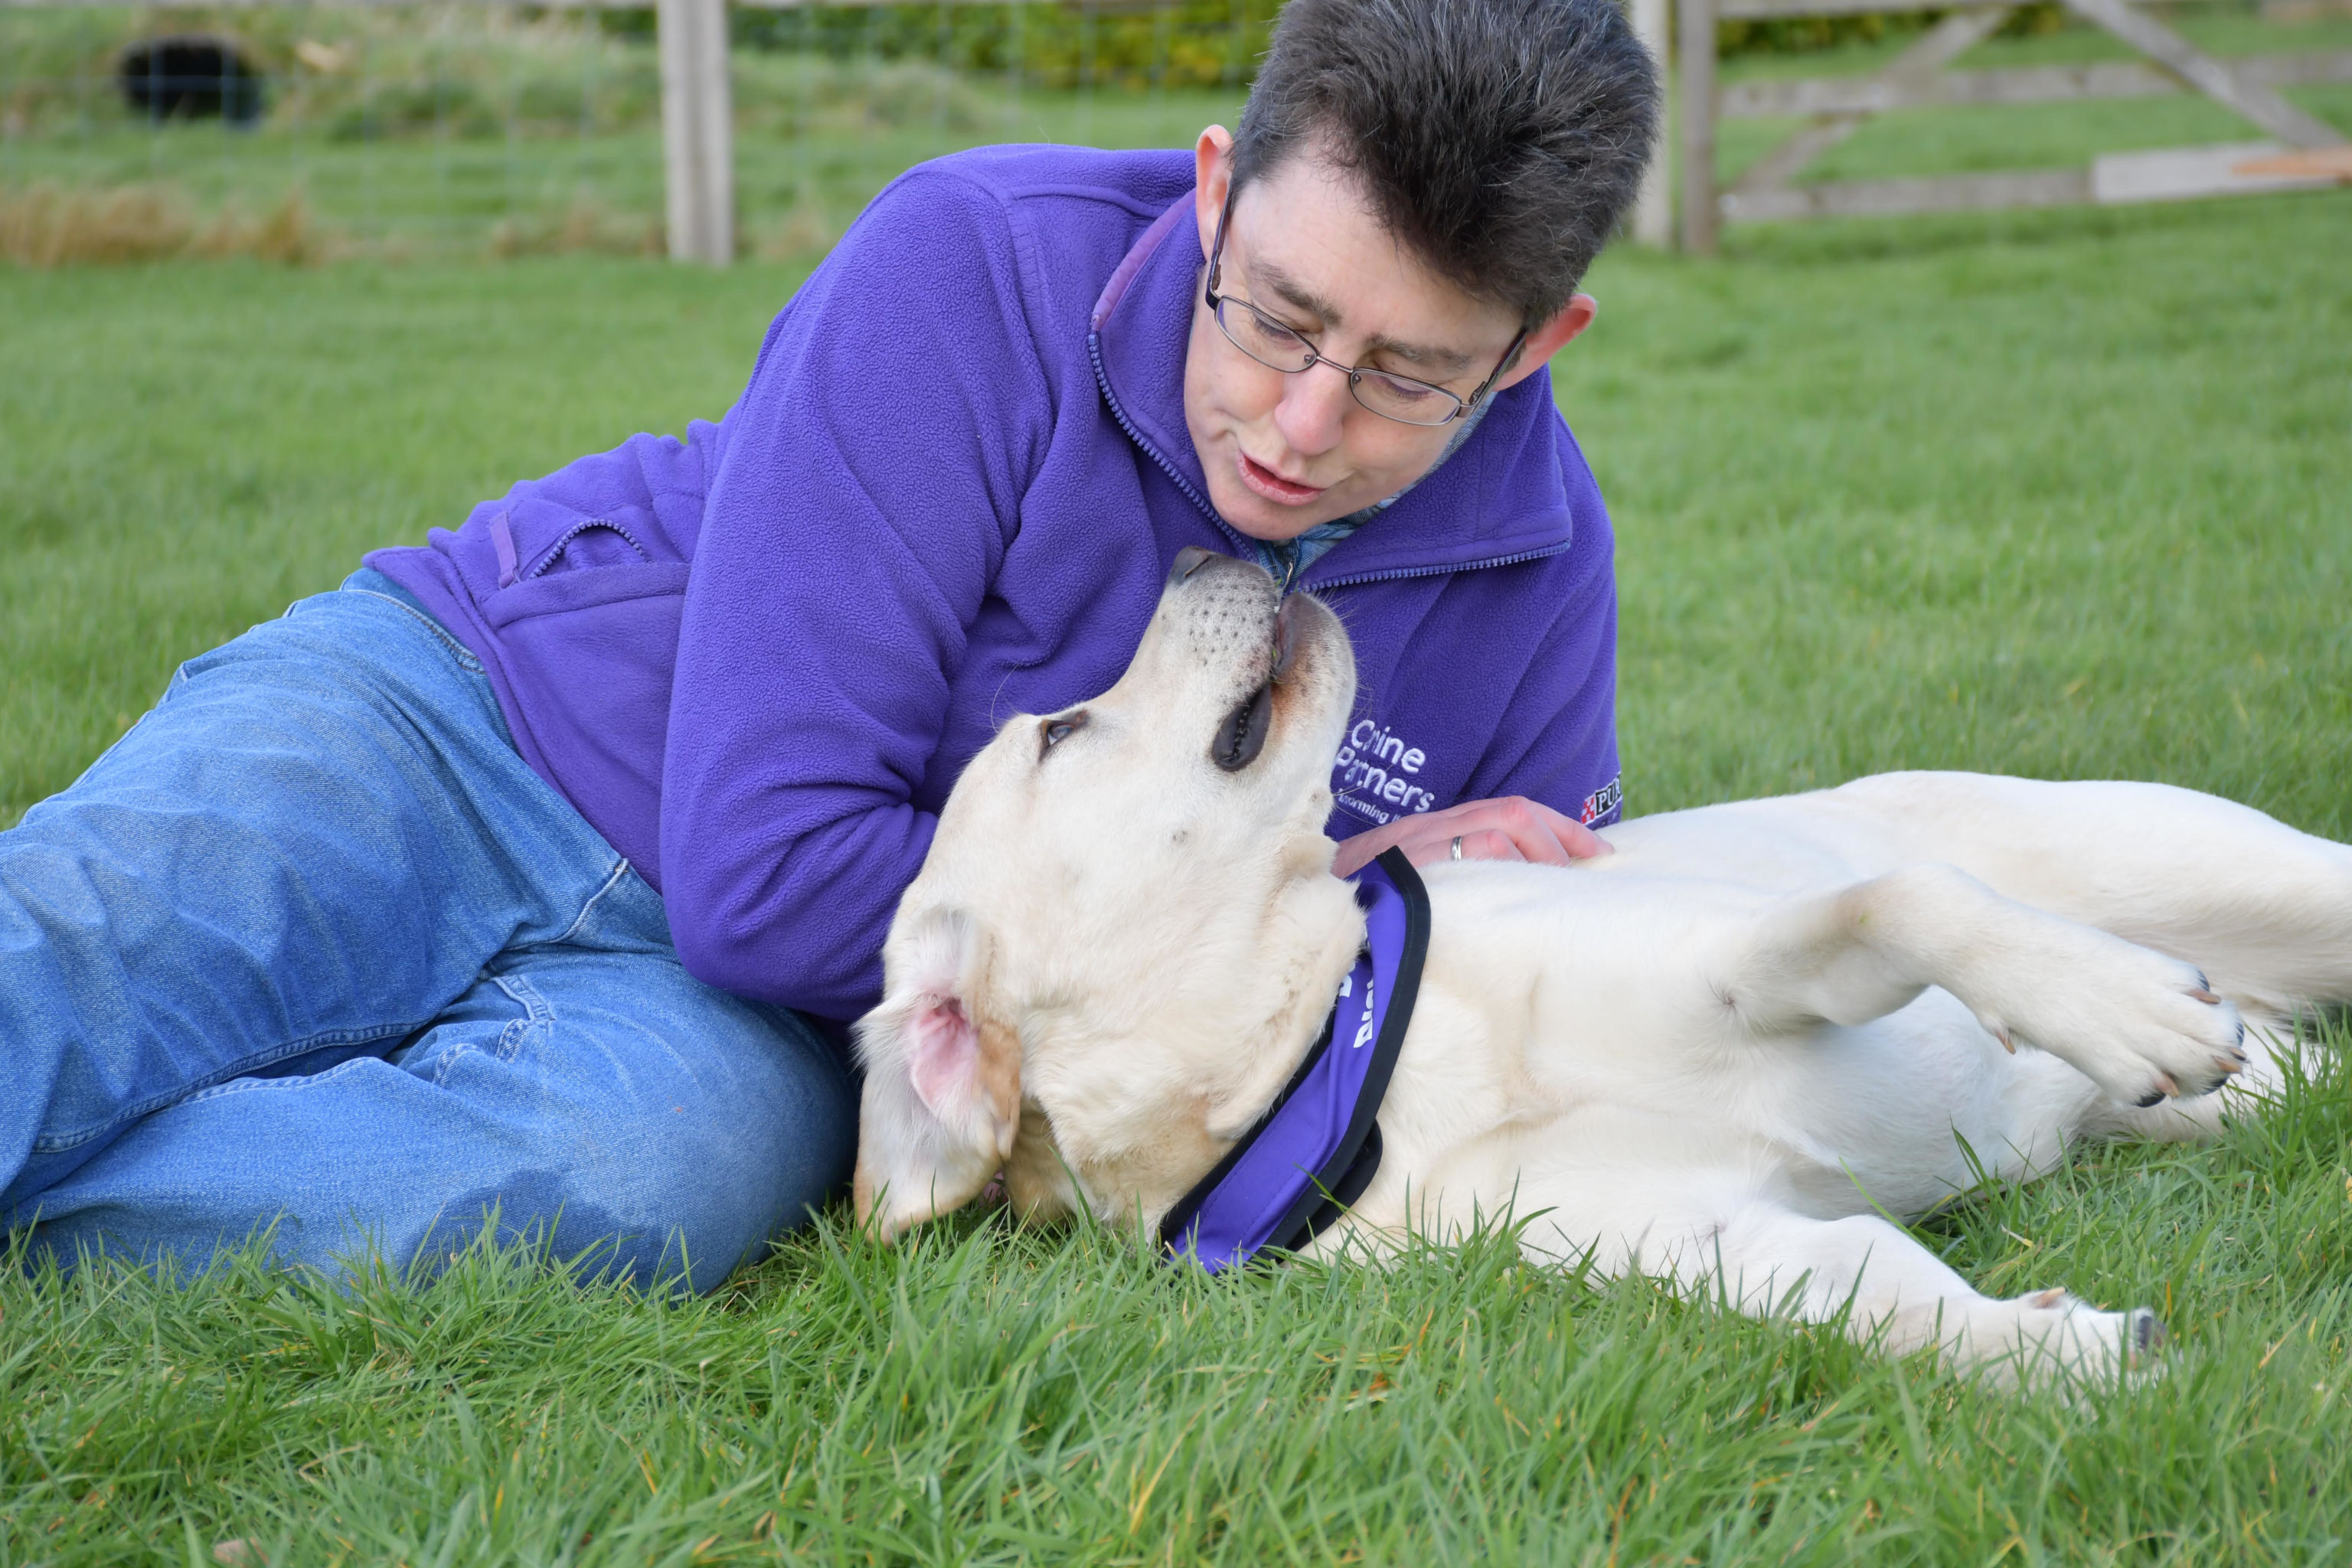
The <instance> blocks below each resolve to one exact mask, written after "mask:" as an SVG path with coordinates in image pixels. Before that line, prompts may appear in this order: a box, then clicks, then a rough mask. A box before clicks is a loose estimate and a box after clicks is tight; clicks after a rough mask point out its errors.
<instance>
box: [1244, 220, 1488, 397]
mask: <svg viewBox="0 0 2352 1568" xmlns="http://www.w3.org/2000/svg"><path fill="white" fill-rule="evenodd" d="M1238 194H1239V193H1237V192H1228V193H1227V194H1226V195H1225V210H1224V211H1223V212H1222V213H1220V214H1218V215H1217V238H1216V243H1214V244H1213V245H1212V246H1210V247H1209V281H1208V287H1207V289H1205V291H1204V293H1205V297H1206V299H1207V300H1208V306H1209V313H1210V314H1211V315H1213V316H1214V317H1216V319H1217V329H1218V331H1222V332H1223V333H1224V334H1225V341H1226V342H1230V343H1232V344H1233V345H1234V347H1235V348H1237V349H1239V350H1241V351H1242V353H1245V354H1247V355H1249V357H1250V358H1252V359H1254V360H1255V361H1257V363H1260V364H1262V365H1264V366H1265V367H1266V369H1268V370H1278V371H1281V372H1282V373H1283V374H1286V375H1297V374H1300V373H1302V372H1305V371H1308V370H1312V369H1314V368H1315V367H1316V366H1317V365H1318V364H1328V365H1329V366H1330V367H1331V368H1332V369H1333V370H1336V371H1338V372H1339V374H1341V375H1344V376H1346V377H1347V378H1348V391H1349V394H1351V395H1353V396H1354V397H1355V399H1356V401H1357V402H1358V403H1360V404H1361V405H1364V406H1365V407H1366V408H1369V409H1370V410H1371V411H1372V412H1373V413H1375V414H1377V415H1379V416H1381V418H1383V419H1393V420H1395V421H1396V422H1397V423H1398V424H1400V425H1451V424H1453V423H1454V421H1455V420H1456V419H1459V418H1461V417H1462V416H1464V415H1465V414H1467V413H1469V412H1470V410H1472V409H1473V408H1475V407H1477V406H1478V404H1479V401H1480V400H1481V399H1482V398H1484V397H1485V396H1486V394H1487V393H1488V392H1490V391H1492V390H1493V389H1494V385H1495V383H1496V382H1497V381H1499V380H1501V379H1502V375H1503V367H1504V366H1505V365H1507V364H1509V363H1511V359H1512V356H1513V355H1515V354H1517V353H1518V352H1519V347H1520V345H1521V344H1523V343H1525V342H1527V341H1528V333H1527V329H1526V328H1524V327H1522V328H1520V329H1519V335H1518V336H1517V337H1516V338H1513V339H1512V340H1511V346H1510V347H1509V348H1507V349H1505V350H1504V351H1503V357H1502V358H1501V359H1499V360H1496V362H1495V369H1494V373H1493V374H1490V375H1488V376H1487V377H1486V380H1485V381H1482V382H1480V383H1479V384H1478V390H1477V391H1475V392H1474V393H1472V394H1471V395H1469V396H1468V397H1466V398H1465V397H1462V396H1459V395H1455V394H1454V393H1451V392H1448V391H1446V390H1445V388H1444V387H1442V386H1434V385H1432V384H1430V383H1428V382H1425V381H1415V380H1414V379H1413V378H1412V377H1411V376H1409V375H1396V374H1391V372H1388V371H1385V370H1375V369H1373V368H1372V367H1371V366H1370V365H1360V364H1341V363H1339V361H1337V360H1330V359H1325V358H1324V357H1323V356H1322V355H1321V354H1320V353H1317V352H1316V349H1315V345H1314V344H1313V343H1311V342H1307V338H1306V335H1305V334H1304V333H1302V332H1300V331H1297V329H1295V328H1292V327H1286V326H1285V325H1283V323H1282V322H1280V321H1276V320H1275V319H1274V318H1273V317H1272V316H1269V315H1267V314H1266V313H1265V311H1264V310H1259V309H1258V308H1257V307H1256V306H1255V305H1253V304H1251V303H1250V302H1249V301H1248V300H1236V299H1234V297H1233V296H1232V295H1230V294H1220V293H1218V292H1217V278H1218V274H1219V271H1220V269H1221V268H1222V267H1223V261H1224V255H1225V224H1226V221H1227V220H1228V219H1230V218H1231V217H1232V216H1234V196H1235V195H1238Z"/></svg>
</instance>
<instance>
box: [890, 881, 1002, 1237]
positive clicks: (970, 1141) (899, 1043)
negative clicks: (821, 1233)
mask: <svg viewBox="0 0 2352 1568" xmlns="http://www.w3.org/2000/svg"><path fill="white" fill-rule="evenodd" d="M885 957H886V963H887V968H888V970H889V973H888V977H887V984H888V994H887V995H886V996H885V997H884V998H883V1001H882V1005H880V1006H879V1007H877V1008H876V1009H874V1011H873V1012H871V1013H868V1014H867V1015H866V1016H865V1017H863V1018H861V1019H859V1020H858V1024H857V1054H858V1058H859V1059H860V1060H861V1061H862V1062H863V1063H864V1064H865V1067H866V1090H865V1098H864V1100H863V1102H862V1104H861V1105H860V1107H859V1111H858V1121H857V1179H856V1187H855V1194H856V1204H857V1218H858V1222H859V1223H860V1224H870V1225H872V1226H874V1229H875V1233H876V1234H877V1236H879V1237H881V1238H882V1239H884V1240H886V1241H887V1240H888V1239H890V1238H891V1237H895V1236H897V1235H898V1233H899V1232H900V1231H902V1230H905V1229H906V1228H907V1227H908V1226H913V1225H918V1224H919V1223H921V1222H922V1221H924V1220H927V1219H929V1218H931V1217H933V1216H934V1215H943V1214H947V1213H950V1211H952V1210H954V1209H958V1208H961V1207H962V1206H963V1205H965V1204H967V1203H970V1202H971V1200H972V1198H973V1197H975V1196H977V1195H978V1194H979V1193H980V1190H981V1189H982V1187H984V1186H986V1185H987V1184H988V1179H989V1178H990V1177H991V1176H992V1175H994V1174H995V1173H996V1172H997V1169H998V1167H999V1166H1001V1165H1002V1164H1003V1163H1004V1159H1005V1156H1006V1155H1008V1154H1009V1153H1011V1152H1012V1151H1013V1134H1014V1133H1015V1132H1016V1131H1019V1130H1020V1125H1021V1041H1020V1037H1019V1036H1018V1035H1017V1034H1016V1033H1015V1032H1014V1031H1013V1030H1012V1029H1011V1028H1009V1027H1007V1026H1005V1025H1004V1024H1003V1022H1002V1021H1001V1020H1000V1019H999V1018H998V1016H997V1015H996V1013H995V1011H994V1009H993V1008H992V1005H991V1001H992V998H991V997H990V995H989V992H988V970H989V963H988V960H989V952H988V941H987V938H986V937H985V935H984V934H983V933H982V931H981V930H980V928H979V926H978V925H977V923H976V922H975V921H973V920H972V919H971V916H969V915H967V914H965V913H963V912H962V911H961V910H945V909H931V910H922V911H919V913H917V914H915V915H914V916H913V917H912V919H911V920H909V921H908V923H907V924H906V925H905V926H904V927H902V928H901V929H899V930H898V931H893V932H892V934H891V942H890V945H889V948H888V950H887V953H886V955H885Z"/></svg>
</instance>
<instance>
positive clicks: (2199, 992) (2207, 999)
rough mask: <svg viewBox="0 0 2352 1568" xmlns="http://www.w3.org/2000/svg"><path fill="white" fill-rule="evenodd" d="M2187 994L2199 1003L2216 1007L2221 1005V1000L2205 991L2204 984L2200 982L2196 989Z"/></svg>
mask: <svg viewBox="0 0 2352 1568" xmlns="http://www.w3.org/2000/svg"><path fill="white" fill-rule="evenodd" d="M2189 995H2190V996H2192V997H2194V998H2196V999H2197V1000H2198V1001H2200V1002H2204V1003H2208V1004H2210V1005H2213V1006H2216V1007H2218V1006H2220V1005H2221V998H2220V997H2219V996H2216V995H2214V994H2213V993H2211V992H2210V991H2208V990H2206V989H2205V986H2204V984H2203V983H2202V982H2201V981H2200V983H2199V984H2198V986H2197V989H2196V990H2194V991H2191V992H2190V993H2189Z"/></svg>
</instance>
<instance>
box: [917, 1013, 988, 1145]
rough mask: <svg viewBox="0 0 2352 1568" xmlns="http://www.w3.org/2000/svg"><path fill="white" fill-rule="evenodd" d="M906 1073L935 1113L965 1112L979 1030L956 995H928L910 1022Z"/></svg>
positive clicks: (977, 1053) (976, 1062)
mask: <svg viewBox="0 0 2352 1568" xmlns="http://www.w3.org/2000/svg"><path fill="white" fill-rule="evenodd" d="M907 1043H908V1052H907V1076H908V1077H909V1078H910V1079H913V1080H914V1083H915V1092H916V1093H917V1094H918V1095H919V1096H921V1097H922V1101H923V1103H924V1105H926V1106H928V1107H929V1110H930V1112H931V1114H932V1115H934V1116H937V1117H941V1118H946V1117H950V1116H956V1115H961V1113H962V1111H963V1110H964V1108H965V1107H966V1106H967V1105H968V1104H970V1103H971V1089H972V1079H973V1077H974V1076H975V1074H976V1073H977V1071H978V1069H979V1066H980V1032H979V1031H978V1030H977V1029H974V1028H973V1027H972V1025H971V1019H970V1018H969V1017H967V1016H965V1015H964V1010H963V1002H962V1001H961V998H958V997H954V996H936V997H930V998H928V999H926V1001H925V1002H924V1004H923V1005H921V1006H920V1007H918V1008H917V1009H916V1010H915V1015H914V1016H913V1017H912V1018H910V1019H909V1020H908V1024H907Z"/></svg>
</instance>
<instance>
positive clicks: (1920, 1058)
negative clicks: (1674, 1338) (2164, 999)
mask: <svg viewBox="0 0 2352 1568" xmlns="http://www.w3.org/2000/svg"><path fill="white" fill-rule="evenodd" d="M1741 831H1742V832H1743V834H1744V833H1745V831H1746V830H1745V829H1742V830H1741ZM1781 842H1782V843H1784V844H1788V843H1795V842H1797V840H1795V839H1793V838H1789V837H1784V838H1783V839H1782V840H1781ZM1627 858H1628V859H1629V860H1631V859H1632V858H1633V857H1632V854H1631V852H1630V851H1629V852H1628V855H1627ZM1834 858H1835V852H1834V847H1833V846H1829V845H1824V846H1822V848H1821V851H1820V854H1819V857H1818V858H1817V859H1816V860H1815V862H1814V865H1813V867H1812V868H1811V869H1810V870H1809V869H1807V868H1801V867H1798V866H1796V865H1795V859H1796V857H1795V856H1793V855H1792V856H1790V858H1788V859H1787V860H1785V861H1784V864H1785V865H1788V866H1790V874H1791V875H1792V876H1798V877H1801V878H1802V879H1804V880H1805V881H1807V882H1812V881H1832V882H1834V881H1837V880H1840V879H1842V878H1841V877H1840V876H1837V875H1832V870H1833V865H1832V862H1833V860H1834ZM1848 875H1850V873H1849V874H1848ZM1427 879H1428V882H1429V885H1430V889H1431V894H1432V900H1433V945H1432V949H1431V960H1430V967H1429V970H1428V973H1427V974H1426V975H1425V977H1424V980H1423V999H1422V1003H1421V1008H1420V1011H1419V1012H1417V1013H1416V1015H1415V1020H1414V1025H1413V1028H1412V1033H1411V1034H1410V1035H1409V1036H1408V1037H1407V1041H1406V1046H1405V1051H1404V1055H1403V1058H1402V1059H1401V1060H1400V1062H1399V1064H1398V1068H1397V1075H1396V1079H1395V1081H1394V1082H1393V1083H1392V1084H1391V1088H1390V1090H1389V1095H1388V1098H1387V1100H1386V1102H1385V1104H1384V1106H1383V1108H1382V1110H1381V1135H1382V1139H1383V1142H1384V1145H1385V1148H1386V1150H1387V1152H1386V1154H1385V1155H1384V1157H1383V1160H1382V1165H1381V1173H1380V1175H1379V1177H1378V1178H1377V1179H1376V1181H1375V1182H1374V1184H1373V1185H1372V1187H1371V1188H1370V1190H1368V1191H1367V1192H1366V1193H1365V1194H1364V1195H1363V1197H1362V1198H1361V1199H1360V1200H1359V1203H1358V1205H1357V1208H1358V1213H1359V1214H1360V1215H1361V1216H1362V1217H1363V1218H1364V1219H1365V1220H1367V1221H1370V1223H1372V1224H1373V1225H1375V1226H1378V1227H1380V1228H1384V1229H1386V1228H1395V1227H1405V1226H1409V1227H1411V1228H1413V1229H1415V1230H1418V1231H1420V1232H1422V1233H1423V1234H1448V1233H1458V1232H1459V1231H1460V1230H1461V1229H1462V1228H1463V1227H1464V1226H1468V1225H1470V1224H1472V1223H1474V1216H1484V1217H1486V1218H1487V1219H1490V1220H1491V1219H1492V1218H1493V1217H1494V1216H1496V1215H1499V1214H1502V1213H1504V1212H1506V1211H1514V1212H1517V1213H1521V1214H1524V1213H1526V1212H1528V1211H1529V1210H1531V1209H1533V1208H1537V1207H1541V1208H1545V1209H1548V1210H1549V1211H1551V1214H1552V1216H1553V1217H1552V1218H1550V1219H1549V1220H1547V1221H1546V1225H1547V1226H1549V1227H1553V1228H1557V1229H1558V1230H1559V1232H1560V1234H1561V1235H1562V1236H1563V1237H1566V1238H1569V1239H1571V1240H1573V1239H1578V1238H1581V1240H1582V1241H1584V1242H1588V1243H1590V1242H1606V1241H1607V1239H1608V1238H1609V1237H1612V1236H1615V1237H1627V1236H1634V1235H1638V1234H1640V1233H1642V1232H1643V1230H1644V1229H1645V1228H1647V1227H1651V1226H1664V1227H1665V1228H1666V1229H1669V1230H1675V1231H1685V1232H1686V1231H1688V1230H1690V1229H1692V1228H1694V1227H1696V1228H1697V1229H1699V1230H1701V1231H1703V1230H1704V1229H1705V1228H1706V1225H1707V1224H1708V1223H1713V1222H1710V1221H1708V1220H1707V1218H1706V1212H1713V1211H1715V1210H1719V1209H1721V1208H1722V1207H1723V1206H1724V1205H1727V1204H1732V1203H1735V1202H1737V1201H1742V1200H1741V1198H1740V1194H1745V1195H1746V1196H1747V1197H1748V1198H1753V1197H1760V1196H1769V1197H1770V1198H1771V1199H1772V1200H1773V1201H1776V1202H1779V1203H1780V1204H1783V1205H1787V1206H1789V1207H1791V1208H1794V1209H1796V1210H1798V1211H1800V1212H1803V1213H1809V1214H1812V1215H1818V1216H1820V1217H1823V1218H1835V1217H1841V1216H1843V1215H1854V1214H1865V1213H1870V1212H1874V1211H1878V1212H1884V1213H1887V1214H1893V1215H1916V1214H1918V1213H1920V1212H1922V1211H1924V1210H1927V1209H1928V1208H1931V1207H1933V1206H1934V1205H1937V1204H1938V1203H1940V1202H1942V1201H1944V1200H1946V1199H1948V1198H1949V1197H1950V1196H1952V1195H1953V1194H1956V1193H1958V1192H1961V1191H1965V1190H1967V1189H1968V1188H1969V1187H1970V1186H1973V1185H1975V1184H1978V1183H1979V1182H1980V1181H1983V1180H1986V1179H1989V1178H2000V1179H2021V1178H2025V1177H2030V1176H2033V1175H2038V1174H2040V1173H2043V1172H2045V1171H2047V1170H2049V1169H2051V1168H2052V1167H2053V1165H2054V1164H2055V1163H2057V1162H2058V1161H2059V1160H2060V1159H2061V1158H2062V1157H2063V1152H2064V1150H2065V1147H2066V1145H2067V1143H2068V1142H2069V1141H2070V1140H2071V1139H2072V1138H2073V1136H2074V1134H2075V1132H2076V1131H2077V1130H2078V1129H2079V1128H2080V1127H2081V1126H2082V1124H2083V1121H2084V1115H2085V1112H2086V1111H2087V1110H2088V1109H2089V1108H2090V1107H2091V1106H2092V1105H2093V1104H2094V1103H2095V1102H2096V1101H2097V1100H2098V1099H2099V1091H2098V1089H2096V1088H2095V1086H2094V1085H2093V1084H2092V1083H2091V1081H2090V1080H2089V1079H2086V1078H2084V1077H2083V1076H2082V1075H2081V1074H2080V1073H2078V1072H2076V1071H2075V1070H2074V1068H2070V1067H2068V1066H2067V1065H2065V1064H2064V1063H2063V1062H2062V1061H2060V1060H2058V1059H2057V1058H2054V1057H2052V1056H2048V1055H2045V1054H2044V1053H2042V1052H2041V1051H2038V1050H2035V1049H2033V1048H2032V1047H2030V1046H2026V1047H2021V1048H2020V1049H2019V1050H2018V1051H2017V1052H2015V1053H2013V1054H2012V1053H2011V1052H2009V1051H2006V1050H2004V1049H2003V1048H2002V1047H2001V1046H2000V1043H1999V1042H1998V1041H1997V1040H1996V1039H1994V1038H1993V1037H1991V1036H1990V1035H1989V1034H1987V1033H1986V1032H1985V1030H1984V1029H1983V1028H1982V1027H1981V1026H1979V1023H1978V1022H1977V1019H1976V1017H1975V1016H1973V1015H1972V1014H1971V1013H1970V1011H1969V1009H1968V1008H1967V1007H1966V1006H1964V1005H1962V1004H1961V1003H1960V1002H1958V1000H1957V999H1956V998H1954V997H1953V996H1952V995H1951V994H1948V992H1945V991H1942V990H1940V989H1936V988H1933V987H1931V988H1929V989H1927V990H1926V991H1924V992H1923V993H1921V994H1919V995H1918V996H1917V997H1916V999H1915V1000H1913V1001H1912V1002H1911V1003H1909V1004H1908V1005H1905V1006H1902V1007H1900V1008H1898V1009H1896V1010H1895V1011H1894V1012H1892V1013H1890V1014H1888V1015H1886V1016H1884V1017H1880V1018H1877V1019H1874V1020H1872V1021H1870V1022H1868V1023H1864V1024H1859V1025H1854V1026H1843V1027H1841V1026H1827V1025H1823V1026H1814V1027H1810V1028H1802V1029H1796V1030H1792V1031H1790V1032H1788V1033H1785V1034H1780V1035H1774V1036H1769V1037H1756V1036H1754V1035H1752V1034H1750V1033H1748V1032H1747V1031H1745V1030H1744V1029H1742V1028H1739V1027H1737V1026H1733V1024H1732V1023H1731V1020H1730V1017H1729V1010H1728V1009H1727V1004H1726V999H1725V994H1724V991H1723V989H1722V981H1723V976H1724V973H1725V971H1724V970H1723V969H1722V967H1721V963H1722V962H1723V960H1724V959H1725V958H1726V957H1727V955H1735V954H1738V953H1739V952H1744V951H1746V950H1747V949H1748V945H1749V944H1748V942H1746V941H1745V940H1743V933H1747V932H1751V931H1753V930H1754V929H1755V926H1756V922H1757V921H1759V919H1761V918H1764V916H1765V915H1766V913H1767V912H1768V911H1769V910H1770V909H1771V908H1773V907H1774V906H1776V905H1778V904H1779V903H1780V901H1781V900H1780V894H1778V893H1777V892H1768V891H1762V890H1759V889H1755V888H1752V887H1747V886H1740V885H1736V884H1734V883H1731V882H1727V881H1724V880H1721V879H1706V878H1698V877H1688V876H1677V875H1648V874H1643V868H1641V867H1640V866H1639V865H1638V864H1635V865H1629V866H1628V867H1627V868H1626V869H1625V870H1624V871H1622V872H1621V873H1619V874H1615V875H1610V876H1598V877H1594V876H1586V875H1583V874H1579V873H1565V872H1560V871H1556V870H1549V869H1546V868H1532V867H1504V866H1491V865H1490V866H1474V865H1464V866H1461V867H1451V866H1447V867H1438V868H1432V870H1431V871H1430V872H1429V873H1428V878H1427ZM1694 1204H1696V1205H1698V1208H1699V1209H1700V1210H1702V1211H1706V1212H1702V1213H1697V1214H1692V1213H1685V1212H1681V1211H1683V1210H1685V1209H1688V1208H1689V1207H1690V1205H1694Z"/></svg>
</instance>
